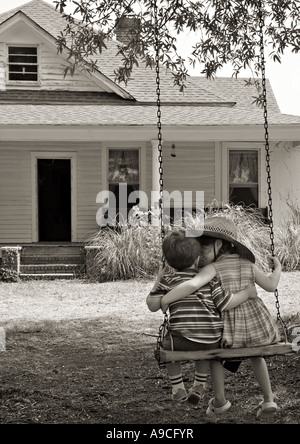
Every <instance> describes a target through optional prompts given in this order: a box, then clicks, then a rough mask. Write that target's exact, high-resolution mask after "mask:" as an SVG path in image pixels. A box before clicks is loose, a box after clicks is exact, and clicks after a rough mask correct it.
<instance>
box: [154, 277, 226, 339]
mask: <svg viewBox="0 0 300 444" xmlns="http://www.w3.org/2000/svg"><path fill="white" fill-rule="evenodd" d="M197 272H198V270H193V269H186V270H182V271H180V272H176V273H174V274H166V275H164V276H163V278H162V280H161V282H160V283H159V285H158V286H157V289H156V291H155V292H151V293H150V297H155V298H158V297H159V298H162V297H163V295H164V294H166V293H168V292H169V291H170V290H171V289H172V288H174V287H175V286H177V285H179V284H181V283H182V282H185V281H187V280H189V279H191V278H192V277H194V276H195V274H197ZM231 299H232V293H230V292H228V291H225V290H224V289H223V287H222V286H221V284H220V283H219V281H218V280H217V279H213V280H212V281H211V282H210V283H209V284H207V285H204V286H203V287H202V288H201V289H199V290H197V291H195V292H194V293H193V294H191V295H189V296H187V297H185V298H183V299H181V300H180V301H177V302H173V303H172V304H170V306H169V311H170V316H169V332H170V333H171V334H172V335H174V336H183V337H184V338H186V339H188V340H190V341H195V342H200V343H206V344H211V343H215V342H217V341H219V340H220V339H221V337H222V332H223V321H222V319H221V312H222V311H223V310H224V309H225V308H226V307H227V305H228V304H229V302H230V301H231Z"/></svg>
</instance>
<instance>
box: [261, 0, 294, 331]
mask: <svg viewBox="0 0 300 444" xmlns="http://www.w3.org/2000/svg"><path fill="white" fill-rule="evenodd" d="M258 8H259V27H260V59H261V73H262V91H263V92H262V94H263V114H264V130H265V153H266V171H267V185H268V188H267V191H268V210H269V211H268V213H269V214H268V219H269V228H270V240H271V253H272V256H275V253H274V252H275V244H274V224H273V207H272V205H273V201H272V188H271V167H270V142H269V122H268V106H267V82H266V66H265V65H266V61H265V51H264V18H263V12H262V3H261V1H259V3H258ZM274 294H275V299H276V302H275V306H276V309H277V320H278V321H280V322H281V325H282V326H283V329H284V332H285V335H286V332H287V326H286V324H285V322H284V321H283V320H282V318H281V314H280V304H279V295H278V290H277V289H276V290H275V291H274Z"/></svg>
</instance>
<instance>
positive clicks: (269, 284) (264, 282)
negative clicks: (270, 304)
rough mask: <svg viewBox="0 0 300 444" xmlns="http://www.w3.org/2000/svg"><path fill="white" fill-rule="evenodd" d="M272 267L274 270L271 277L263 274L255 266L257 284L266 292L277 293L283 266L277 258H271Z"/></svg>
mask: <svg viewBox="0 0 300 444" xmlns="http://www.w3.org/2000/svg"><path fill="white" fill-rule="evenodd" d="M269 261H270V265H271V266H272V267H273V268H274V270H273V272H272V273H271V274H270V275H267V274H265V273H263V272H262V271H261V270H260V269H259V268H258V267H257V266H256V265H253V270H254V276H255V283H256V284H257V285H259V286H260V287H261V288H263V289H264V290H266V291H275V290H276V288H277V285H278V282H279V279H280V275H281V264H280V261H279V259H278V258H277V257H274V256H270V257H269Z"/></svg>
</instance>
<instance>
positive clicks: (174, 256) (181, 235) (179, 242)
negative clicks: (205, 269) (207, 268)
mask: <svg viewBox="0 0 300 444" xmlns="http://www.w3.org/2000/svg"><path fill="white" fill-rule="evenodd" d="M162 250H163V254H164V256H165V258H166V260H167V262H168V264H169V265H170V266H171V267H172V268H175V269H176V270H183V269H184V268H189V267H191V266H192V265H193V263H194V262H195V261H196V259H197V258H198V257H199V255H200V253H201V250H200V243H199V241H198V240H197V239H196V238H195V237H186V236H185V232H184V231H183V230H178V231H175V232H173V233H172V234H170V236H168V237H167V238H166V239H165V240H164V242H163V245H162Z"/></svg>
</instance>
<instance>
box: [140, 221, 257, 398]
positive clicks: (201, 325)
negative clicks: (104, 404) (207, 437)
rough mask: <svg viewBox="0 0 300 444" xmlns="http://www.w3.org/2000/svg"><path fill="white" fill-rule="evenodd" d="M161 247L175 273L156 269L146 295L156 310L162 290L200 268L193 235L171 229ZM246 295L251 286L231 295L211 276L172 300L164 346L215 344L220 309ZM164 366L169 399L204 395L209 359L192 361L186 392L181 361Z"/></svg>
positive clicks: (183, 348)
mask: <svg viewBox="0 0 300 444" xmlns="http://www.w3.org/2000/svg"><path fill="white" fill-rule="evenodd" d="M162 248H163V254H164V256H165V259H166V261H167V263H168V264H169V265H170V266H171V267H172V268H174V269H175V273H169V274H166V275H163V272H164V270H161V271H160V272H159V274H158V277H157V280H156V283H155V285H154V287H153V289H152V290H151V292H150V293H149V295H148V296H147V301H146V302H147V305H148V308H149V310H150V311H158V310H159V309H160V308H161V299H162V297H163V296H164V294H166V293H167V292H168V291H170V289H172V288H173V287H174V286H176V285H179V284H180V283H182V282H184V281H186V280H189V279H191V278H192V277H193V276H194V275H195V274H197V272H198V271H199V269H198V268H199V259H200V255H201V246H200V243H199V242H198V240H197V239H196V238H193V237H186V236H185V232H184V230H178V231H174V232H173V233H171V235H169V236H168V237H167V238H165V240H164V242H163V246H162ZM249 297H256V290H255V288H254V287H253V286H251V287H250V288H248V289H245V290H242V291H240V292H239V293H236V294H235V295H233V294H232V293H229V292H226V291H224V289H223V288H222V286H221V284H220V283H219V282H218V281H217V280H216V279H214V280H213V281H211V282H210V283H209V284H207V285H205V286H203V287H202V288H201V289H200V290H197V291H195V292H194V293H193V294H191V295H189V296H187V297H186V298H184V299H182V300H180V301H177V302H175V303H173V304H171V305H170V306H169V311H170V317H169V326H168V334H167V336H166V338H164V342H163V346H164V348H165V349H166V350H170V349H171V348H172V347H173V349H174V350H176V351H179V350H181V351H190V350H210V349H215V348H218V347H219V346H220V341H221V337H222V332H223V322H222V319H221V312H222V311H223V310H229V309H232V308H234V307H236V306H237V305H239V304H241V303H243V302H245V301H246V300H247V299H248V298H249ZM166 367H167V372H168V375H169V378H170V382H171V384H172V399H173V400H175V401H177V402H184V401H186V400H188V401H189V402H191V403H192V404H195V405H196V404H197V403H198V402H199V400H200V399H202V398H203V397H204V391H205V386H206V380H207V375H208V373H209V361H196V362H195V379H194V384H193V387H192V388H191V390H190V392H189V393H187V392H186V389H185V386H184V383H183V379H182V372H181V363H180V362H171V363H168V364H167V365H166ZM228 402H229V401H228Z"/></svg>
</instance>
